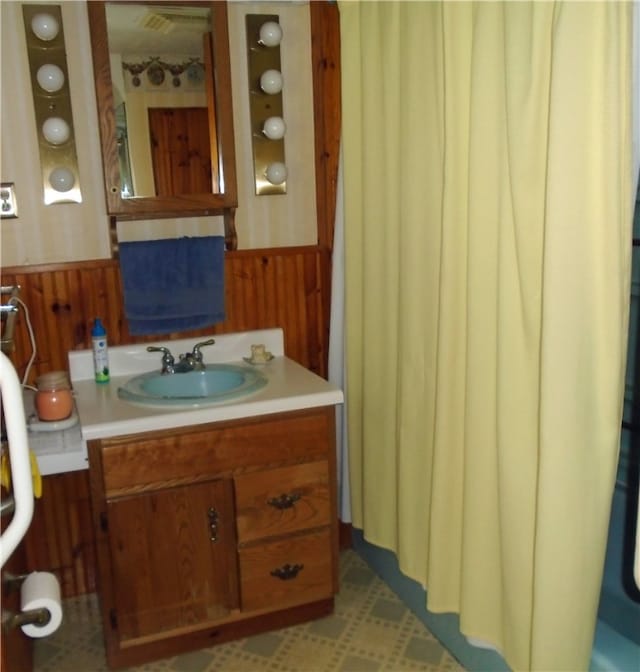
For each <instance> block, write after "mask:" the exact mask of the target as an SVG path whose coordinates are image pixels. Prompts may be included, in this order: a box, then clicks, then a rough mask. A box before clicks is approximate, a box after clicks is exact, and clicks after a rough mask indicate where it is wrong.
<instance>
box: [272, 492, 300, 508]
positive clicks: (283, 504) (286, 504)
mask: <svg viewBox="0 0 640 672" xmlns="http://www.w3.org/2000/svg"><path fill="white" fill-rule="evenodd" d="M299 499H300V495H299V494H298V493H296V492H292V493H289V494H282V495H280V497H272V498H271V499H268V500H267V504H270V505H271V506H273V507H274V508H276V509H280V511H282V510H283V509H290V508H291V507H292V506H293V505H294V504H295V503H296V502H297V501H298V500H299Z"/></svg>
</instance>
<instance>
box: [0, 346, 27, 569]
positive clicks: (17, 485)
mask: <svg viewBox="0 0 640 672" xmlns="http://www.w3.org/2000/svg"><path fill="white" fill-rule="evenodd" d="M0 396H1V397H2V408H3V412H4V420H5V426H6V430H7V441H8V444H9V460H10V462H11V483H12V484H13V498H14V501H15V513H14V515H13V518H12V519H11V522H10V523H9V525H8V526H7V528H6V530H5V531H4V533H3V534H2V538H1V541H2V543H0V567H3V566H4V563H5V562H6V561H7V560H8V559H9V557H10V556H11V554H12V553H13V551H15V549H16V547H17V546H18V544H19V543H20V542H21V541H22V537H24V535H25V534H26V533H27V530H28V529H29V525H31V519H32V518H33V482H32V480H31V459H30V456H29V443H28V440H27V424H26V422H25V415H24V404H23V401H22V386H21V385H20V381H19V380H18V374H17V373H16V370H15V368H14V367H13V364H12V363H11V360H10V359H9V358H8V357H7V356H6V355H5V354H4V352H0Z"/></svg>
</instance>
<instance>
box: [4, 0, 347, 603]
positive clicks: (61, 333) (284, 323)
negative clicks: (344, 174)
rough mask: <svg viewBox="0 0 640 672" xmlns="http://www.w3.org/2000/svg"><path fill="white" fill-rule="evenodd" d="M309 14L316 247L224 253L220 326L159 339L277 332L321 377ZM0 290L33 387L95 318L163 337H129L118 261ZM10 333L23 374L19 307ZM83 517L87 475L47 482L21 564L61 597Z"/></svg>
mask: <svg viewBox="0 0 640 672" xmlns="http://www.w3.org/2000/svg"><path fill="white" fill-rule="evenodd" d="M310 9H311V34H312V64H313V78H314V101H315V102H314V115H315V122H314V123H315V136H316V137H315V147H316V180H317V184H316V198H317V216H318V245H317V246H312V247H297V248H276V249H263V250H240V251H234V252H227V253H226V257H225V303H226V319H225V321H224V322H223V323H221V324H219V325H216V326H215V327H214V328H213V329H204V330H196V331H190V332H182V333H179V334H168V335H167V336H166V340H172V339H175V338H189V337H192V336H193V337H198V336H203V335H208V334H211V333H214V334H215V333H228V332H234V331H245V330H250V329H262V328H270V327H281V328H282V329H283V330H284V337H285V352H286V353H287V355H288V356H289V357H291V358H292V359H294V360H296V361H297V362H299V363H300V364H302V365H303V366H305V367H307V368H309V369H310V370H312V371H314V372H316V373H317V374H319V375H321V376H324V377H326V374H327V358H328V335H329V306H330V278H331V249H332V244H333V226H334V219H335V194H336V186H337V166H338V154H339V145H340V114H339V110H340V107H339V105H340V71H339V60H340V53H339V17H338V8H337V5H336V4H335V3H329V2H312V3H310ZM105 226H108V223H107V222H106V221H105ZM2 284H3V285H12V284H17V285H20V286H21V294H20V298H21V299H22V301H23V302H24V303H25V305H26V306H27V308H28V311H29V317H30V322H31V325H32V328H33V331H34V335H35V340H36V345H37V352H36V357H35V361H34V363H33V367H32V369H31V372H30V375H29V379H28V382H30V383H32V384H33V383H34V382H35V379H36V377H37V376H38V375H39V374H41V373H44V372H47V371H52V370H61V369H67V368H68V361H67V353H68V351H70V350H76V349H84V348H89V347H90V345H91V337H90V330H91V325H92V323H93V319H94V318H95V317H97V316H99V317H101V318H102V319H103V321H104V322H105V324H106V326H107V329H108V337H109V343H110V344H111V345H123V344H128V343H136V342H146V341H151V340H164V339H161V338H158V337H156V336H154V337H134V336H132V335H131V334H130V333H129V331H128V328H127V322H126V319H125V314H124V307H123V298H122V297H123V294H122V280H121V276H120V269H119V265H118V262H117V261H115V260H112V259H100V260H92V261H86V262H74V263H65V264H49V265H43V266H24V267H13V268H5V269H2ZM14 336H15V351H14V353H13V354H12V359H13V362H14V364H15V366H16V368H17V370H18V373H19V375H20V376H22V375H23V373H24V371H25V370H26V367H27V363H28V361H29V359H30V357H31V352H32V351H31V345H30V339H29V332H28V329H27V320H26V314H25V312H24V310H22V309H21V310H20V312H19V314H18V317H17V320H16V328H15V335H14ZM90 519H91V515H90V497H89V486H88V473H87V472H86V471H77V472H71V473H67V474H59V475H55V476H47V477H45V478H44V484H43V497H42V499H41V500H39V501H38V502H37V503H36V512H35V516H34V521H33V524H32V526H31V528H30V530H29V533H28V535H27V537H26V539H25V547H26V554H27V563H28V568H29V570H30V571H31V570H36V569H37V570H40V571H45V570H46V571H53V572H55V573H56V574H57V575H58V576H59V578H60V581H61V587H62V594H63V596H64V597H69V596H72V595H78V594H83V593H86V592H92V591H94V590H96V569H95V568H96V558H95V541H94V538H93V530H92V527H91V522H90Z"/></svg>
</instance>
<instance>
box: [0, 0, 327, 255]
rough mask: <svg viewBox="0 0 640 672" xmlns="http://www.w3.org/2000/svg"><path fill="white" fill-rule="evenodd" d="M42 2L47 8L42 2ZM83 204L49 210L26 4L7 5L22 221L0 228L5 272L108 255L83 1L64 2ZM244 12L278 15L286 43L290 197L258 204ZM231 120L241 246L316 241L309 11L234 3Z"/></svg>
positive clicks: (166, 228)
mask: <svg viewBox="0 0 640 672" xmlns="http://www.w3.org/2000/svg"><path fill="white" fill-rule="evenodd" d="M39 4H43V3H39ZM56 4H61V6H62V17H63V24H64V31H65V40H66V48H67V61H68V68H69V80H70V85H71V101H72V106H73V113H74V126H75V136H76V146H77V153H78V162H79V168H80V174H81V188H82V197H83V202H82V203H80V204H66V203H65V204H57V205H49V206H45V205H44V204H43V192H42V184H41V182H40V179H41V178H40V177H39V176H40V167H39V156H38V144H37V138H36V127H35V115H34V111H33V101H32V95H31V87H30V83H29V71H28V61H27V53H26V42H25V34H24V24H23V19H22V9H21V7H22V3H19V2H0V9H1V12H2V17H1V19H2V23H1V31H2V33H1V38H2V39H1V43H2V44H1V48H2V62H1V65H2V73H1V76H2V79H1V82H0V86H1V88H0V91H1V96H2V97H1V105H2V117H1V127H0V132H1V135H0V138H1V143H2V147H1V152H2V155H1V156H2V163H1V164H0V179H1V181H2V182H14V183H15V188H16V194H17V199H18V208H19V217H18V218H17V219H3V220H1V221H0V244H1V252H0V263H1V264H2V265H3V266H14V265H28V264H42V263H53V262H63V261H80V260H84V259H96V258H104V257H109V256H110V251H109V235H108V218H107V215H106V208H105V200H104V191H103V178H102V168H101V163H100V161H99V158H98V157H99V156H100V145H99V135H98V123H97V118H98V117H97V110H96V101H95V91H94V84H93V71H92V63H91V58H90V54H91V44H90V40H89V29H88V22H87V11H86V5H85V3H84V2H80V1H77V2H60V3H56ZM245 14H278V15H279V16H280V23H281V25H282V28H283V32H284V38H283V43H282V46H281V58H282V74H283V77H284V82H285V85H284V90H283V106H284V117H285V121H286V123H287V135H286V139H285V142H286V156H287V167H288V169H289V178H288V180H287V194H285V195H278V196H255V193H254V181H253V161H252V148H251V133H250V123H249V114H248V110H249V103H248V96H249V93H248V76H247V63H246V44H245V28H244V15H245ZM229 34H230V48H231V75H232V82H233V112H234V125H235V136H236V162H237V173H238V196H239V206H238V210H237V214H236V226H237V229H238V240H239V247H240V248H262V247H271V246H275V247H279V246H287V245H313V244H315V243H316V242H317V223H316V208H315V172H314V154H313V152H314V145H313V89H312V70H311V38H310V31H309V7H308V3H306V2H305V3H299V2H297V3H291V2H286V1H284V2H255V3H253V2H235V1H232V2H230V3H229ZM118 230H119V234H120V236H121V238H122V239H123V240H140V239H147V238H152V237H165V236H173V235H203V234H208V233H220V232H222V223H221V221H220V218H215V217H211V218H209V217H191V218H185V219H168V220H157V221H143V222H127V223H123V224H119V226H118Z"/></svg>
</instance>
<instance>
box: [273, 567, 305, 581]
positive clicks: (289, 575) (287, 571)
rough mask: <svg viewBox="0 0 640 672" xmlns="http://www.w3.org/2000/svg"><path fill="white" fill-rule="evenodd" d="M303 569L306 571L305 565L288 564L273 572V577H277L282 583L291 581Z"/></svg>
mask: <svg viewBox="0 0 640 672" xmlns="http://www.w3.org/2000/svg"><path fill="white" fill-rule="evenodd" d="M301 569H304V565H298V564H295V565H290V564H289V563H287V564H286V565H282V567H278V568H277V569H274V570H272V571H271V576H275V577H276V578H278V579H281V580H282V581H289V580H290V579H295V578H296V576H298V572H299V571H300V570H301Z"/></svg>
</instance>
